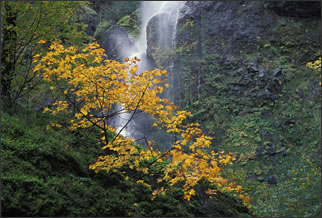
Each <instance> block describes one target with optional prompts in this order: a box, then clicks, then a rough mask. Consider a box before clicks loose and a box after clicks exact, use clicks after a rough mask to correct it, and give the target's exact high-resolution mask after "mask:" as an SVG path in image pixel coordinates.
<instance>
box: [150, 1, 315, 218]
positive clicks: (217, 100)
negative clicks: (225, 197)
mask: <svg viewBox="0 0 322 218" xmlns="http://www.w3.org/2000/svg"><path fill="white" fill-rule="evenodd" d="M151 25H152V24H151ZM150 29H151V30H153V27H152V26H151V27H150ZM320 34H321V33H320V3H318V2H307V3H304V2H298V3H295V2H263V1H251V2H247V1H214V2H194V1H191V2H187V3H186V4H185V6H184V7H183V8H182V10H181V13H180V18H179V20H178V27H177V38H176V40H177V42H176V50H175V51H170V52H168V54H166V55H165V54H163V53H159V49H158V48H157V47H156V48H155V47H154V48H153V50H154V51H155V52H154V53H152V56H153V58H154V61H155V63H156V65H157V66H158V67H160V68H167V67H168V65H167V64H168V63H170V62H173V60H174V59H175V61H174V69H173V71H172V72H171V73H172V75H170V78H172V79H171V80H170V81H169V82H170V85H172V86H171V87H172V90H171V91H170V93H172V94H173V95H174V96H172V97H173V98H174V100H175V102H176V103H177V104H180V105H181V106H183V107H184V108H186V109H187V110H190V111H193V113H194V120H195V121H197V122H200V123H201V125H202V126H203V129H204V130H206V131H207V132H208V133H209V134H211V135H212V136H214V145H215V147H216V148H218V149H224V150H225V151H227V152H233V153H234V154H236V155H237V157H238V160H237V161H236V163H235V164H234V166H233V167H232V168H231V169H229V170H228V171H229V172H230V173H228V174H230V176H231V177H233V178H235V179H236V180H237V181H238V182H239V183H241V184H243V186H244V187H246V189H247V190H248V191H249V194H250V196H251V197H252V207H253V210H254V211H255V212H256V213H257V215H261V216H282V215H284V216H294V215H295V216H296V215H297V216H309V215H317V214H319V211H320V206H321V199H320V184H321V176H320V164H321V157H320V152H321V148H320V120H321V105H320V98H321V95H320V86H319V78H318V76H317V75H316V74H314V73H312V71H310V69H308V68H307V67H306V66H305V65H306V63H307V62H309V61H313V60H316V59H317V58H318V57H320V56H321V54H320ZM151 36H153V34H151ZM149 40H151V43H153V42H155V41H157V39H156V38H155V37H151V38H150V39H149ZM295 193H296V194H295Z"/></svg>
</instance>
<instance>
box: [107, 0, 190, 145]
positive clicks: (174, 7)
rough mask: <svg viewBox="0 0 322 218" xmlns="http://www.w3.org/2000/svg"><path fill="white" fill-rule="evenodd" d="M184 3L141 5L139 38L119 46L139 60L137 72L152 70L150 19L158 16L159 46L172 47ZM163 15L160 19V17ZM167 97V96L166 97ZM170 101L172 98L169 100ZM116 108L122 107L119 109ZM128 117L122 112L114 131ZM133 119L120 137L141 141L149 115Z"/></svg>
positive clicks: (120, 126)
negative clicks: (148, 34)
mask: <svg viewBox="0 0 322 218" xmlns="http://www.w3.org/2000/svg"><path fill="white" fill-rule="evenodd" d="M183 4H184V2H175V1H143V2H142V3H141V8H140V11H141V32H140V36H139V37H138V39H137V40H136V41H135V43H134V46H133V47H131V48H128V47H121V51H122V54H125V56H127V57H129V58H133V57H138V58H140V59H141V61H140V62H139V63H138V67H139V73H140V72H143V71H145V70H151V69H152V68H154V66H152V63H150V61H149V58H148V57H147V49H148V43H147V27H148V24H149V22H150V21H151V19H152V18H154V17H156V16H159V17H158V18H159V22H158V26H157V27H156V28H157V31H158V45H159V46H160V47H164V48H172V49H173V48H174V46H175V35H176V25H177V17H178V14H179V10H180V8H181V7H182V6H183ZM161 15H162V16H161ZM172 68H173V63H170V66H168V68H167V69H168V70H172ZM167 97H169V96H167ZM170 99H171V97H170ZM118 107H120V108H119V109H121V108H122V106H118ZM130 117H131V113H122V114H120V115H119V116H118V117H117V118H116V119H115V120H114V121H113V123H114V124H113V125H114V126H115V127H116V130H117V131H120V129H122V128H123V126H124V125H125V124H126V123H127V122H128V120H129V119H130ZM133 118H134V119H133V120H131V122H130V123H129V124H128V126H127V127H126V128H125V129H123V131H122V133H121V134H122V135H123V136H126V137H134V138H136V139H139V138H142V137H143V136H145V135H146V132H145V131H144V129H149V128H151V127H149V126H148V125H149V124H148V123H147V122H146V120H147V119H148V116H146V115H145V114H143V113H141V114H136V115H134V117H133Z"/></svg>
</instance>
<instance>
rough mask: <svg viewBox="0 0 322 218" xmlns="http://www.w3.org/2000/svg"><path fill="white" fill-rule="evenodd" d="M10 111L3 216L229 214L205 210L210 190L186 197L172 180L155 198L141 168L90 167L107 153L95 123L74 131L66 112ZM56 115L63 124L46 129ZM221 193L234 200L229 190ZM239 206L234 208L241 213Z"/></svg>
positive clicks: (4, 134)
mask: <svg viewBox="0 0 322 218" xmlns="http://www.w3.org/2000/svg"><path fill="white" fill-rule="evenodd" d="M8 112H10V111H8V110H6V111H4V112H3V113H2V126H1V140H2V141H1V143H2V151H1V157H2V160H1V161H2V163H1V165H2V177H1V180H2V186H1V191H2V195H1V205H2V215H3V216H82V217H86V216H181V217H187V216H200V215H202V216H207V215H209V216H211V214H213V213H217V214H221V215H222V214H225V210H226V207H225V208H224V209H223V208H221V210H213V211H208V212H207V213H205V212H204V211H202V209H201V208H202V201H201V199H204V200H205V199H207V198H206V197H205V196H206V195H202V196H203V197H202V198H201V199H199V198H196V199H191V201H189V202H186V201H184V200H183V192H182V191H181V190H180V188H176V187H170V186H169V185H168V188H169V191H168V193H167V194H166V195H164V196H163V195H160V196H158V197H157V198H155V199H154V200H153V201H151V193H152V190H151V189H149V188H146V187H145V186H144V185H143V184H140V183H136V179H135V178H137V177H138V176H140V175H138V174H137V172H136V171H133V172H128V175H131V177H130V178H125V177H124V175H122V173H114V172H109V173H108V174H107V173H102V172H100V173H98V174H96V173H93V172H91V171H90V170H89V169H88V166H89V164H90V163H93V161H94V159H95V157H97V156H99V155H102V154H103V153H104V151H103V150H101V148H100V145H98V144H97V143H96V141H97V138H98V137H100V133H99V130H97V129H95V128H86V129H78V130H75V131H72V132H71V131H70V130H69V129H68V128H67V126H68V125H67V123H68V120H69V119H70V118H69V117H68V116H67V117H66V115H62V114H56V115H55V116H52V115H48V114H42V113H36V112H31V111H28V110H24V109H23V108H21V107H19V108H16V109H15V110H14V113H13V114H14V115H10V114H12V113H11V112H10V113H8ZM51 121H52V122H56V123H59V124H61V125H62V127H61V128H57V127H52V128H49V129H47V128H46V126H47V125H48V124H49V123H50V122H51ZM110 137H112V133H111V134H110ZM136 146H139V145H136ZM162 164H163V163H162ZM162 164H158V163H157V164H155V165H154V166H153V167H152V169H151V171H153V172H155V173H156V174H157V173H158V172H160V170H162V169H163V166H162ZM124 170H126V169H124ZM127 170H128V169H127ZM132 177H133V178H134V179H133V178H132ZM144 180H146V181H148V182H149V183H151V184H154V183H155V182H154V183H153V181H155V179H154V178H152V177H149V176H146V177H144ZM158 184H159V183H156V184H154V185H158ZM222 197H223V199H226V200H228V201H231V202H235V201H234V200H231V199H230V197H227V196H226V195H224V196H222ZM229 199H230V200H229ZM207 201H209V199H208V200H207ZM212 201H213V200H211V199H210V202H212ZM213 204H216V203H215V202H213ZM222 204H223V205H224V203H222ZM236 205H239V204H236ZM231 207H235V206H232V204H229V209H231ZM237 208H238V207H237ZM243 208H244V207H243ZM244 209H245V208H244ZM238 210H239V209H237V210H233V211H232V213H231V214H238V213H239V212H238Z"/></svg>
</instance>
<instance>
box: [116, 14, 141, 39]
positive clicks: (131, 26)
mask: <svg viewBox="0 0 322 218" xmlns="http://www.w3.org/2000/svg"><path fill="white" fill-rule="evenodd" d="M137 14H138V10H136V11H134V12H133V13H132V14H131V15H126V16H124V17H122V18H121V19H120V20H119V21H118V22H117V24H118V25H120V26H121V27H123V28H124V29H125V31H126V32H127V33H128V34H129V35H130V36H131V37H133V38H137V37H138V36H139V34H140V23H139V18H138V15H137Z"/></svg>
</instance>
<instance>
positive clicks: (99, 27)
mask: <svg viewBox="0 0 322 218" xmlns="http://www.w3.org/2000/svg"><path fill="white" fill-rule="evenodd" d="M110 27H111V24H110V23H109V22H108V21H102V22H101V23H99V24H98V25H97V27H96V30H95V33H94V37H95V38H96V39H99V38H101V37H102V34H103V33H104V32H105V31H106V30H107V29H108V28H110Z"/></svg>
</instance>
